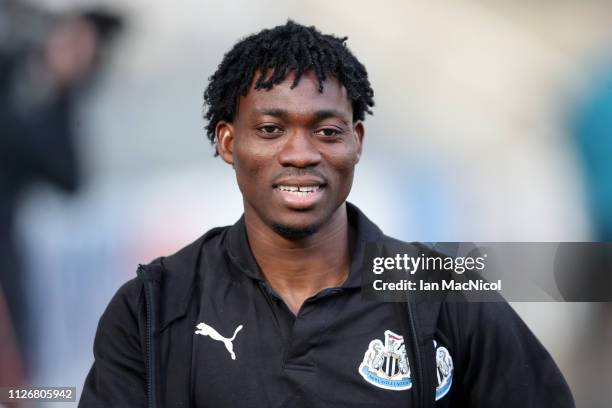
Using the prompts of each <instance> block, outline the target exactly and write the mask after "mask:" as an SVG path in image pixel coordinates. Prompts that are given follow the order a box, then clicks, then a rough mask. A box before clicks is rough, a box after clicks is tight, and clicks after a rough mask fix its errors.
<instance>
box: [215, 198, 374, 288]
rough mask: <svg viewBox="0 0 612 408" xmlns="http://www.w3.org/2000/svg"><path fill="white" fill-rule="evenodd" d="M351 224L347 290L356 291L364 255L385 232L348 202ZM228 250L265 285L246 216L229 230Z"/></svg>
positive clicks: (345, 285)
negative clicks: (352, 235) (368, 244)
mask: <svg viewBox="0 0 612 408" xmlns="http://www.w3.org/2000/svg"><path fill="white" fill-rule="evenodd" d="M346 212H347V216H348V222H349V224H350V225H352V226H353V227H354V228H355V231H356V233H357V237H356V239H355V248H354V251H353V255H352V261H351V267H350V272H349V277H348V279H347V280H346V281H345V282H344V284H343V285H342V287H344V288H357V287H360V286H361V276H360V274H361V263H362V262H363V256H364V251H365V244H366V242H372V241H377V240H380V239H381V238H382V237H383V236H384V235H383V233H382V231H381V230H380V229H379V228H378V227H377V226H376V224H374V223H373V222H372V221H370V219H369V218H368V217H366V216H365V215H364V214H363V213H362V212H361V210H359V208H357V207H356V206H355V205H353V204H351V203H349V202H348V201H347V202H346ZM226 250H227V253H228V255H229V258H230V259H231V260H232V262H233V263H234V264H235V265H236V266H237V267H238V269H240V270H241V271H242V272H243V273H244V274H245V275H247V276H248V277H249V278H251V279H255V280H259V281H264V278H263V275H262V273H261V270H260V269H259V266H258V265H257V262H256V261H255V257H254V256H253V253H252V252H251V247H250V246H249V242H248V238H247V233H246V227H245V222H244V215H243V216H242V217H240V219H239V220H238V222H236V223H235V224H234V225H232V226H231V227H230V228H229V231H228V235H227V239H226Z"/></svg>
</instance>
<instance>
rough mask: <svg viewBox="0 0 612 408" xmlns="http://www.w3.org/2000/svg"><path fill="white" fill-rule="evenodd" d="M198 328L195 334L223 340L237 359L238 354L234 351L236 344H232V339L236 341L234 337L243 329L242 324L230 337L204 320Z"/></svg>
mask: <svg viewBox="0 0 612 408" xmlns="http://www.w3.org/2000/svg"><path fill="white" fill-rule="evenodd" d="M196 328H197V329H198V330H196V331H195V334H201V335H202V336H209V337H210V338H211V339H213V340H217V341H220V342H222V343H223V344H225V348H226V349H227V351H229V353H230V356H231V357H232V360H235V359H236V354H235V353H234V345H233V344H232V341H234V339H235V338H236V334H238V332H239V331H240V330H242V325H240V326H238V327H236V330H235V331H234V335H233V336H232V337H231V338H229V339H228V338H226V337H223V336H222V335H220V334H219V332H218V331H216V330H215V329H214V328H212V327H210V326H209V325H207V324H206V323H203V322H202V323H200V324H198V325H197V326H196Z"/></svg>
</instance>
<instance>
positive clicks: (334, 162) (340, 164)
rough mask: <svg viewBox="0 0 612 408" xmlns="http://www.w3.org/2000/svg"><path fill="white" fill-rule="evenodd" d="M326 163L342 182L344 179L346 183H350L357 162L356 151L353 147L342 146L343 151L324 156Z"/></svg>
mask: <svg viewBox="0 0 612 408" xmlns="http://www.w3.org/2000/svg"><path fill="white" fill-rule="evenodd" d="M326 161H327V162H328V163H329V165H330V166H331V167H332V169H333V170H334V171H335V173H337V175H338V176H339V178H340V179H341V180H342V181H344V179H346V182H349V183H350V178H352V175H353V172H354V170H355V165H356V164H357V162H358V155H357V149H356V148H355V147H353V146H344V148H343V149H336V150H333V151H330V152H328V154H327V155H326Z"/></svg>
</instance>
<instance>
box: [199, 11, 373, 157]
mask: <svg viewBox="0 0 612 408" xmlns="http://www.w3.org/2000/svg"><path fill="white" fill-rule="evenodd" d="M347 39H348V37H341V38H340V37H335V36H333V35H328V34H322V33H321V32H320V31H318V30H317V29H316V28H315V27H314V26H310V27H306V26H303V25H301V24H297V23H295V22H293V21H291V20H288V21H287V23H286V24H285V25H281V26H277V27H274V28H272V29H265V30H262V31H260V32H259V33H257V34H253V35H251V36H249V37H247V38H245V39H243V40H242V41H240V42H238V43H237V44H236V45H234V47H233V48H232V49H231V50H230V51H229V52H228V53H227V54H225V56H224V57H223V60H222V61H221V64H219V67H218V68H217V71H216V72H215V73H214V74H213V75H212V76H211V77H210V78H209V84H208V87H207V88H206V91H205V92H204V105H205V106H208V109H207V110H206V113H205V114H204V118H205V119H206V120H207V121H208V125H207V126H206V134H207V136H208V139H210V142H211V143H212V144H213V145H214V144H215V127H216V125H217V123H218V122H219V121H228V122H231V121H232V120H233V119H234V114H235V113H236V104H237V101H238V98H239V97H240V96H246V94H247V93H248V91H249V89H250V87H251V85H252V84H253V81H255V83H254V88H255V89H272V87H273V86H274V85H276V84H279V83H281V82H283V81H284V79H285V78H286V77H287V75H288V74H289V72H290V71H294V72H295V77H294V80H293V83H292V85H291V88H292V89H293V88H295V87H296V86H297V85H298V83H299V82H300V78H301V77H302V74H304V73H305V72H307V71H312V72H314V73H315V74H316V76H317V78H318V80H319V92H323V82H324V81H325V79H326V78H327V76H328V75H331V76H333V77H335V78H336V79H337V80H338V81H339V82H340V83H341V84H342V85H343V86H344V88H345V89H346V91H347V94H348V97H349V98H350V99H351V102H352V105H353V120H354V121H357V120H364V118H365V114H366V113H369V114H372V111H371V110H370V108H371V107H373V106H374V99H373V97H374V91H373V90H372V88H371V86H370V82H369V81H368V73H367V71H366V69H365V67H364V66H363V64H361V63H360V62H359V61H358V60H357V58H355V56H354V55H353V54H352V53H351V51H350V50H349V49H348V47H347V46H346V40H347ZM256 72H258V73H259V75H258V77H257V78H254V76H255V73H256ZM216 155H218V152H215V156H216Z"/></svg>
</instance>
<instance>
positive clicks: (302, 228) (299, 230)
mask: <svg viewBox="0 0 612 408" xmlns="http://www.w3.org/2000/svg"><path fill="white" fill-rule="evenodd" d="M272 229H273V230H274V232H276V233H277V234H278V235H280V236H282V237H284V238H287V239H298V238H306V237H309V236H311V235H312V234H314V233H315V232H317V230H318V229H319V226H318V225H316V224H310V225H287V224H280V223H274V224H272Z"/></svg>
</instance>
